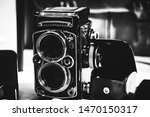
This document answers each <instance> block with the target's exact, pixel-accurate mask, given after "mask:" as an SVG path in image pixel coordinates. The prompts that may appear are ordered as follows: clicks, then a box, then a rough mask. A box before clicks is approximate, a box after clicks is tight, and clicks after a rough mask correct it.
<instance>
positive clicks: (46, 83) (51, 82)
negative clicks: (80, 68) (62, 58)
mask: <svg viewBox="0 0 150 117" xmlns="http://www.w3.org/2000/svg"><path fill="white" fill-rule="evenodd" d="M37 73H38V82H39V83H40V85H41V86H42V87H43V88H44V89H45V90H47V91H48V92H51V93H59V92H62V91H64V90H65V89H66V88H67V87H68V86H69V84H70V80H71V78H70V72H69V70H68V69H65V68H64V67H62V66H61V65H60V64H58V63H46V64H45V65H43V66H42V67H40V69H39V70H38V72H37Z"/></svg>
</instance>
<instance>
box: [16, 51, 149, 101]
mask: <svg viewBox="0 0 150 117" xmlns="http://www.w3.org/2000/svg"><path fill="white" fill-rule="evenodd" d="M32 57H33V51H32V50H24V70H23V71H21V72H19V73H18V82H19V99H20V100H37V99H40V98H39V97H38V96H37V95H36V93H35V91H34V68H33V62H32ZM135 61H136V67H137V72H138V73H137V76H136V86H138V85H139V84H140V83H141V81H142V80H144V79H149V80H150V57H141V56H135ZM85 72H86V71H85ZM87 73H89V72H87ZM87 75H88V74H87Z"/></svg>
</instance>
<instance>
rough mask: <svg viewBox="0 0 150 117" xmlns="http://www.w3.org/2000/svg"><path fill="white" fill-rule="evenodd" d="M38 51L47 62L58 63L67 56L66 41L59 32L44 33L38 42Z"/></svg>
mask: <svg viewBox="0 0 150 117" xmlns="http://www.w3.org/2000/svg"><path fill="white" fill-rule="evenodd" d="M36 49H37V52H38V54H39V56H40V57H41V58H42V59H44V60H45V61H47V62H51V61H55V62H57V61H59V60H61V59H62V58H63V57H64V56H65V54H66V43H65V39H64V38H63V36H62V35H61V34H59V33H57V32H52V31H50V32H47V33H43V34H42V35H41V36H39V38H38V40H37V43H36Z"/></svg>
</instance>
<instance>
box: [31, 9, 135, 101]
mask: <svg viewBox="0 0 150 117" xmlns="http://www.w3.org/2000/svg"><path fill="white" fill-rule="evenodd" d="M88 16H89V9H88V8H86V7H79V8H77V7H54V8H50V7H49V8H46V9H44V10H42V11H40V12H37V13H36V15H35V16H34V23H35V24H34V26H35V27H34V29H35V32H34V33H33V37H32V38H33V46H34V47H33V50H34V56H33V62H34V69H35V91H36V93H37V94H38V95H39V96H41V97H45V98H49V99H51V98H60V99H85V98H86V99H97V97H98V98H99V99H100V98H101V96H99V95H101V93H102V92H100V91H99V90H97V88H95V87H94V86H95V85H96V86H98V87H99V84H97V83H98V82H97V81H96V80H98V78H99V77H101V78H103V77H104V79H105V78H106V79H107V80H108V81H111V80H118V79H119V81H120V82H125V78H126V77H127V76H128V75H129V74H130V73H131V72H133V71H136V67H135V62H134V59H133V53H132V51H131V48H130V47H129V46H128V44H127V43H124V42H122V41H114V40H97V39H95V38H91V37H92V36H91V35H92V33H93V30H92V29H91V21H90V20H89V19H88ZM122 48H123V50H122V51H121V52H122V53H123V54H122V55H123V56H121V57H120V55H119V54H118V53H120V49H122ZM118 49H119V51H118ZM112 52H113V53H114V56H113V57H112V58H111V55H112V54H113V53H112ZM126 55H127V56H128V55H129V56H128V57H129V59H128V60H126V58H128V57H127V56H126ZM123 57H125V58H123ZM122 58H123V59H122ZM118 60H119V61H121V62H118ZM125 61H127V62H125ZM122 63H123V64H122ZM124 63H125V64H124ZM126 63H129V64H126ZM131 63H132V64H131ZM115 64H117V65H118V66H114V65H115ZM128 65H129V67H124V66H128ZM113 67H115V68H116V67H118V68H117V70H120V68H119V67H123V68H124V69H121V70H122V71H121V70H120V71H121V72H120V71H119V72H120V73H119V74H121V76H120V75H118V76H117V75H116V74H118V73H116V72H117V71H114V72H113ZM88 68H90V69H92V72H91V75H90V76H89V77H90V78H91V80H89V82H87V81H85V80H84V79H86V78H83V77H82V70H83V69H88ZM128 68H129V69H128ZM111 69H112V71H111ZM101 71H103V72H101ZM114 73H115V75H114ZM106 74H107V75H106ZM101 75H102V76H101ZM111 75H113V76H112V77H111V78H110V77H109V76H111ZM120 77H123V78H120ZM95 81H96V82H95ZM120 82H117V83H119V84H123V83H120ZM93 83H94V84H93ZM117 83H116V82H115V84H117ZM106 84H111V85H112V84H113V83H106ZM119 86H120V85H119ZM121 87H122V88H121V89H123V90H124V84H123V86H121ZM101 88H106V87H101ZM98 89H99V88H98ZM95 90H96V91H95ZM95 93H98V94H99V95H98V96H95V95H94V94H95ZM124 94H125V93H124ZM124 94H123V95H124ZM104 97H105V96H104ZM106 97H109V96H106Z"/></svg>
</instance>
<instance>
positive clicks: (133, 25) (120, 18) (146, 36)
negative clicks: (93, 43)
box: [17, 0, 150, 56]
mask: <svg viewBox="0 0 150 117" xmlns="http://www.w3.org/2000/svg"><path fill="white" fill-rule="evenodd" d="M53 6H66V7H70V6H79V7H80V6H86V7H89V8H90V13H91V14H90V19H91V20H92V23H93V29H94V30H95V31H96V32H98V33H99V38H100V39H119V40H124V41H127V42H128V43H129V44H130V45H131V46H132V48H133V50H134V52H135V55H141V56H150V52H149V50H150V33H149V32H150V1H149V0H55V1H53V0H17V9H18V10H17V15H18V21H21V22H20V23H22V25H19V26H18V27H19V28H20V29H22V27H24V31H23V30H18V34H20V36H19V35H18V36H19V37H21V36H22V35H25V36H24V37H23V38H24V39H20V40H23V41H24V48H25V49H31V48H32V37H31V35H32V33H33V31H34V29H33V28H32V27H33V26H32V25H33V15H34V13H35V12H36V11H39V10H42V9H44V8H45V7H53Z"/></svg>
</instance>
